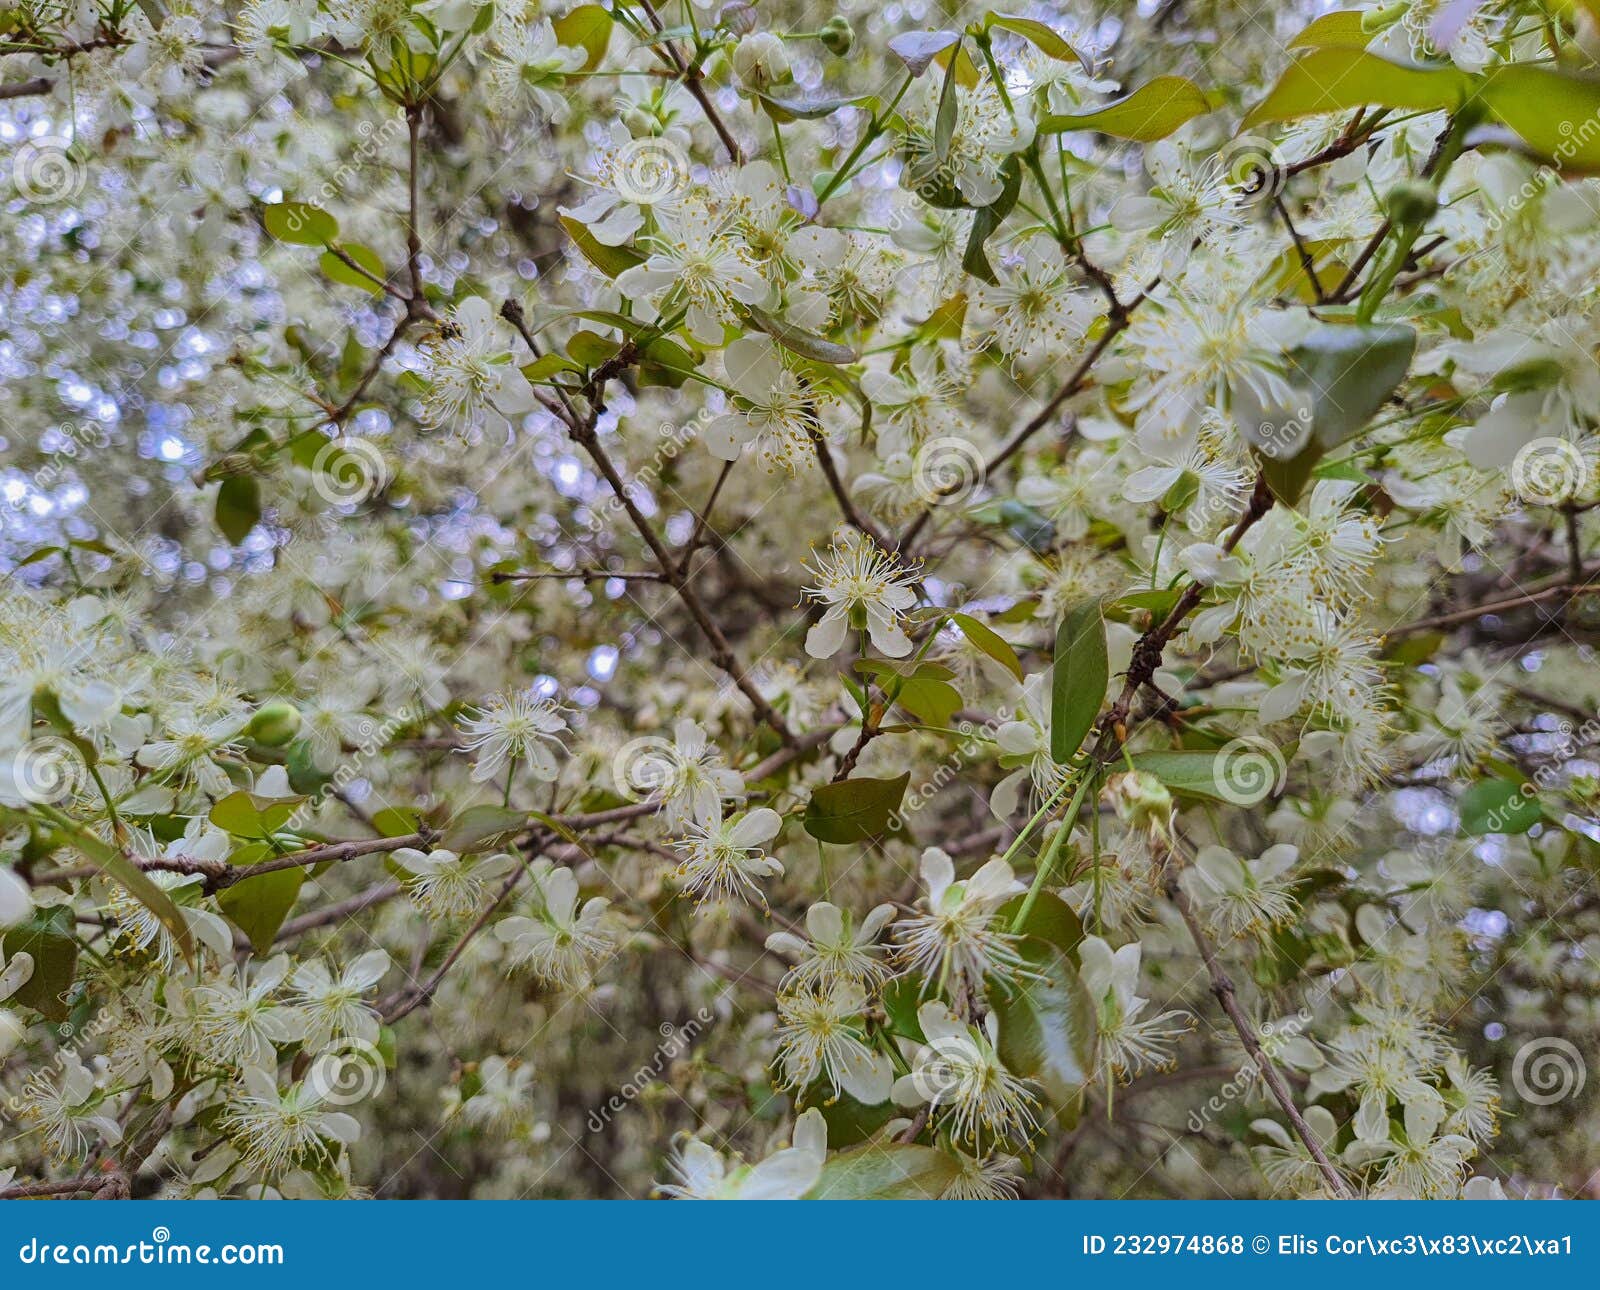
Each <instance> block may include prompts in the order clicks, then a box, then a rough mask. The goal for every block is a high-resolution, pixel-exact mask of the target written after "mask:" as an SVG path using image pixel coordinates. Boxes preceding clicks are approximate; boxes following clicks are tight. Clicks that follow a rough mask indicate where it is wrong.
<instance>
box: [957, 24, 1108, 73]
mask: <svg viewBox="0 0 1600 1290" xmlns="http://www.w3.org/2000/svg"><path fill="white" fill-rule="evenodd" d="M983 27H984V30H985V31H992V30H993V29H994V28H996V27H999V28H1001V29H1002V30H1004V31H1009V32H1012V33H1014V34H1015V35H1018V36H1021V37H1022V38H1023V39H1024V40H1025V41H1027V42H1028V43H1029V44H1030V45H1032V46H1033V47H1034V48H1036V49H1037V50H1039V52H1040V53H1043V54H1048V55H1049V56H1050V57H1051V58H1054V59H1056V60H1057V61H1059V62H1063V63H1077V64H1078V65H1079V66H1080V67H1082V68H1083V70H1084V71H1086V72H1093V71H1094V64H1093V63H1091V62H1090V61H1089V60H1088V59H1086V58H1085V57H1084V56H1083V55H1082V54H1080V53H1079V52H1078V51H1077V50H1076V49H1074V48H1073V47H1072V46H1071V45H1069V44H1068V43H1067V42H1066V41H1065V40H1064V39H1062V37H1061V35H1060V33H1058V32H1057V31H1056V30H1055V29H1054V28H1053V27H1048V26H1046V25H1045V24H1044V23H1042V22H1036V21H1034V19H1032V18H1021V17H1018V16H1017V15H1015V14H1009V13H990V14H985V15H984V19H983Z"/></svg>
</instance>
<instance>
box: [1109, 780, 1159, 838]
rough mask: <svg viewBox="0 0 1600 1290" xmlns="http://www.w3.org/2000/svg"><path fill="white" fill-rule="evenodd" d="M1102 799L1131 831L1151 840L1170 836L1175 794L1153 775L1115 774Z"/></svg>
mask: <svg viewBox="0 0 1600 1290" xmlns="http://www.w3.org/2000/svg"><path fill="white" fill-rule="evenodd" d="M1101 796H1102V797H1103V798H1104V800H1105V801H1107V802H1109V803H1110V805H1111V807H1112V809H1113V810H1115V811H1116V813H1117V818H1118V819H1119V820H1122V821H1124V822H1125V823H1127V824H1128V825H1129V826H1130V827H1131V828H1133V829H1136V830H1139V831H1140V832H1144V833H1148V834H1149V835H1150V837H1152V838H1157V839H1159V838H1166V837H1170V836H1171V831H1172V794H1171V793H1169V792H1168V791H1167V786H1166V785H1165V784H1163V783H1162V782H1161V781H1160V780H1159V779H1157V778H1156V777H1155V776H1154V775H1151V774H1149V773H1148V772H1146V771H1142V770H1129V771H1124V772H1123V773H1122V774H1120V775H1113V776H1112V777H1111V778H1110V779H1109V780H1107V781H1106V786H1105V789H1104V791H1103V792H1102V794H1101Z"/></svg>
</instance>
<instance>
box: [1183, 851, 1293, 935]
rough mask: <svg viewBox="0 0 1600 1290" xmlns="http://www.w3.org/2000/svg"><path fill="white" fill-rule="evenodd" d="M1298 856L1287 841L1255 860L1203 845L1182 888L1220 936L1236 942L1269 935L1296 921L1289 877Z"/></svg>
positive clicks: (1264, 852)
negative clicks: (1259, 934)
mask: <svg viewBox="0 0 1600 1290" xmlns="http://www.w3.org/2000/svg"><path fill="white" fill-rule="evenodd" d="M1299 856H1300V852H1299V850H1298V849H1297V848H1295V847H1292V846H1290V845H1289V844H1288V843H1283V842H1280V843H1279V844H1278V845H1277V846H1273V847H1268V848H1267V849H1266V850H1265V851H1263V852H1262V853H1261V857H1260V858H1259V859H1257V860H1241V859H1240V858H1239V857H1238V856H1236V855H1234V854H1233V853H1232V852H1231V851H1229V850H1227V849H1226V848H1224V847H1218V846H1207V847H1201V848H1200V850H1199V852H1198V853H1197V854H1196V855H1195V858H1194V868H1193V869H1192V870H1190V871H1188V872H1186V873H1185V874H1184V886H1185V887H1186V888H1187V889H1188V890H1189V891H1190V892H1191V893H1194V894H1197V895H1198V896H1199V897H1200V903H1201V904H1202V905H1203V906H1204V907H1205V910H1206V916H1207V919H1208V920H1209V921H1210V923H1211V926H1212V928H1213V930H1215V931H1216V932H1217V933H1218V934H1219V935H1221V936H1224V937H1227V938H1228V939H1230V940H1231V939H1232V938H1234V937H1236V936H1241V935H1243V934H1244V933H1246V932H1265V931H1269V930H1270V929H1272V928H1273V927H1276V926H1278V925H1280V924H1282V923H1285V922H1287V921H1289V920H1290V919H1291V918H1293V917H1294V913H1295V910H1296V909H1297V908H1298V905H1297V903H1296V901H1295V898H1294V894H1293V884H1292V883H1291V882H1290V881H1288V880H1286V878H1285V875H1286V874H1287V873H1288V871H1289V870H1290V869H1292V868H1293V867H1294V863H1295V861H1296V860H1297V859H1299Z"/></svg>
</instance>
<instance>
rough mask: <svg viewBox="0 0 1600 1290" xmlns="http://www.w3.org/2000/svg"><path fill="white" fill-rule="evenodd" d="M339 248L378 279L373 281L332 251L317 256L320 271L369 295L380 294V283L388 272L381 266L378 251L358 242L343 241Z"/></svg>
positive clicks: (381, 262) (381, 261) (381, 291)
mask: <svg viewBox="0 0 1600 1290" xmlns="http://www.w3.org/2000/svg"><path fill="white" fill-rule="evenodd" d="M339 249H340V250H341V251H343V252H344V253H345V254H346V255H348V256H349V257H350V258H351V259H352V260H354V261H355V262H356V263H357V264H359V265H360V266H361V267H362V268H363V269H365V270H366V271H367V273H370V274H371V275H372V278H376V279H377V280H378V281H377V282H374V281H373V280H372V278H369V277H367V276H366V275H365V274H361V273H357V272H356V271H355V270H354V269H352V268H351V267H350V266H349V265H348V264H346V263H345V262H344V261H343V260H341V259H340V258H339V257H338V256H337V255H335V254H334V253H333V252H332V251H324V252H323V253H322V255H321V256H320V257H318V259H317V263H318V264H319V265H321V266H322V271H323V272H324V273H325V274H327V275H328V277H329V278H331V279H332V280H333V281H335V282H338V283H342V284H343V285H344V286H347V287H359V288H360V289H361V290H363V291H365V292H368V293H369V294H371V295H374V296H381V295H382V294H383V287H382V286H381V285H380V284H381V283H383V282H384V280H385V279H387V278H388V276H389V273H388V270H387V269H385V268H384V267H383V260H382V259H381V258H379V255H378V253H377V252H376V251H374V250H373V249H372V248H371V247H370V246H363V245H361V243H360V242H344V243H341V244H340V246H339Z"/></svg>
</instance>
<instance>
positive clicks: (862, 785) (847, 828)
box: [805, 771, 911, 845]
mask: <svg viewBox="0 0 1600 1290" xmlns="http://www.w3.org/2000/svg"><path fill="white" fill-rule="evenodd" d="M910 782H911V772H910V771H906V772H905V773H904V774H902V775H897V776H896V777H895V778H894V779H866V778H861V779H846V780H842V781H840V782H839V783H837V784H824V785H823V786H822V787H821V788H819V789H817V790H816V791H815V792H813V793H812V794H811V800H810V801H809V802H807V803H806V813H805V830H806V832H807V833H809V834H810V835H811V836H812V837H814V838H816V839H817V841H819V842H832V843H836V844H840V845H843V844H845V843H849V842H865V841H867V840H868V839H870V838H875V837H878V836H880V835H882V834H884V833H887V832H889V831H890V817H891V816H893V815H894V813H895V812H896V811H897V810H899V808H900V802H901V799H902V798H904V797H905V795H906V785H907V784H909V783H910Z"/></svg>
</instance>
